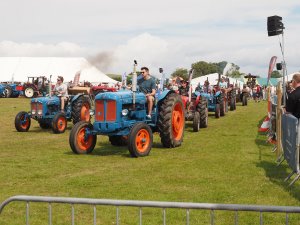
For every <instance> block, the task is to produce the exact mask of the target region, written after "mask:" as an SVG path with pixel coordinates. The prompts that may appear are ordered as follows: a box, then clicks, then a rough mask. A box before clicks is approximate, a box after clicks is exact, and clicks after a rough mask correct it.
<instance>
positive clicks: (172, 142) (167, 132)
mask: <svg viewBox="0 0 300 225" xmlns="http://www.w3.org/2000/svg"><path fill="white" fill-rule="evenodd" d="M184 125H185V116H184V107H183V103H182V100H181V97H180V96H179V95H177V94H175V93H171V94H169V95H168V96H167V97H166V98H165V99H164V100H163V102H162V104H160V107H159V118H158V129H159V133H160V139H161V143H162V144H163V146H164V147H166V148H174V147H178V146H180V145H181V143H182V141H183V133H184Z"/></svg>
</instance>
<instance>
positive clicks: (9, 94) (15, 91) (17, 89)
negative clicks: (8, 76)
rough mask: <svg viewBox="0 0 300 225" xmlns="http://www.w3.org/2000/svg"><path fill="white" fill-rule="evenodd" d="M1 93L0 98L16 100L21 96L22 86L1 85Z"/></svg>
mask: <svg viewBox="0 0 300 225" xmlns="http://www.w3.org/2000/svg"><path fill="white" fill-rule="evenodd" d="M1 86H2V88H3V91H1V90H0V91H1V92H0V95H1V97H5V98H17V97H19V95H21V94H22V86H20V85H18V84H14V83H12V84H11V83H6V84H1Z"/></svg>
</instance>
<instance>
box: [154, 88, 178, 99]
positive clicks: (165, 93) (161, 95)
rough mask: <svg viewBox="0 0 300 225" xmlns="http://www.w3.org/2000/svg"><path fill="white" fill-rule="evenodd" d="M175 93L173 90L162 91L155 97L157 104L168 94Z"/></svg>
mask: <svg viewBox="0 0 300 225" xmlns="http://www.w3.org/2000/svg"><path fill="white" fill-rule="evenodd" d="M172 93H175V91H173V90H165V91H162V92H161V93H160V94H159V95H158V96H156V97H157V102H160V101H162V100H164V99H165V98H166V97H167V96H168V95H169V94H172Z"/></svg>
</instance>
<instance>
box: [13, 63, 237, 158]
mask: <svg viewBox="0 0 300 225" xmlns="http://www.w3.org/2000/svg"><path fill="white" fill-rule="evenodd" d="M136 67H137V63H136V61H135V63H134V70H133V80H132V81H133V82H132V90H127V89H125V88H124V89H121V90H119V91H117V92H104V93H99V94H97V95H96V96H95V97H94V98H91V96H90V95H89V94H88V93H87V92H82V89H80V90H81V91H80V92H79V93H76V94H73V95H72V94H71V95H70V97H69V99H68V102H67V104H66V107H65V109H64V112H61V110H60V97H58V96H56V95H53V96H51V93H50V95H49V96H46V97H39V98H33V99H32V100H31V103H30V104H31V110H30V112H25V111H22V112H19V113H18V114H17V115H16V117H15V128H16V130H17V131H19V132H26V131H28V130H29V128H30V125H31V119H33V120H36V121H38V123H39V125H40V127H41V128H42V129H46V128H52V130H53V132H54V133H63V132H64V131H65V129H66V127H67V121H72V122H73V124H74V126H73V128H72V130H71V132H70V136H69V145H70V147H71V149H72V151H73V152H74V153H76V154H88V153H91V152H92V151H93V150H94V148H95V145H96V142H97V136H98V135H105V136H108V137H109V141H110V143H111V144H112V145H115V146H125V145H127V147H128V150H129V152H130V155H131V156H133V157H141V156H147V155H148V154H149V153H150V151H151V148H152V143H153V133H154V132H158V133H159V135H160V139H161V143H162V145H163V146H164V147H166V148H175V147H178V146H180V145H181V144H182V142H183V136H184V128H185V121H193V130H194V131H196V132H197V131H199V129H200V128H201V127H203V128H205V127H207V126H208V111H210V110H212V109H213V110H214V111H215V114H216V117H219V116H223V115H225V112H226V108H228V107H227V103H228V102H229V103H230V110H234V109H235V103H236V98H235V92H236V90H234V88H231V89H227V90H218V89H216V90H214V91H213V92H212V93H193V95H192V93H191V91H190V94H189V96H188V98H186V97H187V96H180V95H179V94H178V93H176V92H175V91H173V90H166V89H165V90H161V91H159V92H158V94H157V95H156V98H155V99H156V100H155V104H154V108H153V110H152V115H151V118H150V119H149V118H148V117H147V101H146V97H145V95H144V94H143V93H142V92H140V91H139V90H138V87H137V73H136ZM191 77H192V72H191ZM50 84H51V82H50ZM75 90H76V88H75ZM190 90H191V89H190ZM233 93H234V94H233ZM92 116H94V123H93V124H92V123H91V117H92Z"/></svg>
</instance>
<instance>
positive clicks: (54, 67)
mask: <svg viewBox="0 0 300 225" xmlns="http://www.w3.org/2000/svg"><path fill="white" fill-rule="evenodd" d="M78 72H80V80H79V81H80V82H82V81H89V82H92V83H100V82H108V83H116V82H117V81H115V80H113V79H111V78H110V77H108V76H107V75H105V74H104V73H102V72H101V71H100V70H98V69H97V68H96V67H95V66H93V65H91V64H90V63H89V62H88V61H87V60H86V59H85V58H81V57H78V58H66V57H0V81H2V82H3V81H18V82H24V81H27V77H28V76H46V77H47V78H49V77H50V75H52V80H53V81H55V80H56V77H57V76H63V77H64V79H65V82H69V81H71V80H73V79H74V76H75V74H76V73H78Z"/></svg>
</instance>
